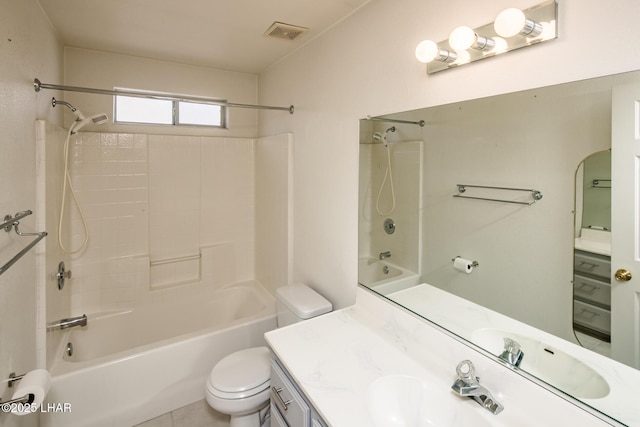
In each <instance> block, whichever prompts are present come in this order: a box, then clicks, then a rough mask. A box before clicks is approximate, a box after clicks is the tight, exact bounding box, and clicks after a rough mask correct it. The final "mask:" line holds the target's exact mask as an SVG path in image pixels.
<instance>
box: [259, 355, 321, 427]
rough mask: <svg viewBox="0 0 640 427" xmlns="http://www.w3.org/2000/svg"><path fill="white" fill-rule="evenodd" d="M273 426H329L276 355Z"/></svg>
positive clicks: (272, 383) (272, 390)
mask: <svg viewBox="0 0 640 427" xmlns="http://www.w3.org/2000/svg"><path fill="white" fill-rule="evenodd" d="M271 427H327V424H326V423H325V422H324V421H323V420H322V417H320V415H319V414H318V413H317V411H316V410H315V409H314V408H313V406H312V405H311V403H310V402H309V399H307V397H306V396H305V395H304V394H303V393H302V392H301V391H300V389H299V388H298V387H297V385H296V384H295V382H294V381H293V379H292V378H291V375H289V374H288V373H287V371H286V369H285V368H284V367H283V366H282V364H281V363H279V362H278V360H277V359H276V358H275V357H274V358H273V359H272V360H271Z"/></svg>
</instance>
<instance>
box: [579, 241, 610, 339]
mask: <svg viewBox="0 0 640 427" xmlns="http://www.w3.org/2000/svg"><path fill="white" fill-rule="evenodd" d="M573 272H574V275H573V324H574V328H575V329H576V330H577V331H580V332H583V333H586V334H589V335H593V336H595V337H597V338H600V339H603V340H605V341H609V340H610V339H611V257H609V256H606V255H600V254H595V253H591V252H586V251H580V250H576V251H575V252H574V266H573Z"/></svg>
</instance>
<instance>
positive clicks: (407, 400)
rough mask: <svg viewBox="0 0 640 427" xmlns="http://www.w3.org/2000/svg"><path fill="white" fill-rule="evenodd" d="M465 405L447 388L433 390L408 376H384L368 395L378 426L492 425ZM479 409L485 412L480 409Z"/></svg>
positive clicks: (370, 411) (447, 426) (424, 383)
mask: <svg viewBox="0 0 640 427" xmlns="http://www.w3.org/2000/svg"><path fill="white" fill-rule="evenodd" d="M463 403H466V402H464V401H461V400H460V398H458V397H457V396H455V395H453V394H452V393H451V390H449V388H448V387H434V386H432V385H430V384H429V383H427V382H426V381H424V380H422V379H421V378H418V377H413V376H409V375H389V376H385V377H381V378H379V379H377V380H376V381H374V382H373V383H372V384H371V385H370V386H369V390H368V392H367V404H368V408H369V414H370V415H371V418H372V419H373V422H374V425H375V427H455V426H460V427H463V426H474V427H489V426H490V424H489V423H487V422H486V421H485V420H484V419H483V418H482V416H481V415H480V414H479V413H477V412H476V411H473V410H470V408H469V407H466V406H464V405H463ZM477 410H478V411H484V409H482V408H481V407H480V406H478V408H477Z"/></svg>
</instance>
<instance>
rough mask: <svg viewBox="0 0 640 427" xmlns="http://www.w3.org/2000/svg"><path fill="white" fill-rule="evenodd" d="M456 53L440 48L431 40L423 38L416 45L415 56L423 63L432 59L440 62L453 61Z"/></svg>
mask: <svg viewBox="0 0 640 427" xmlns="http://www.w3.org/2000/svg"><path fill="white" fill-rule="evenodd" d="M457 57H458V55H457V54H456V53H455V52H451V51H449V50H446V49H440V46H438V44H437V43H436V42H434V41H433V40H423V41H421V42H420V43H418V46H416V58H417V59H418V61H420V62H424V63H425V64H426V63H428V62H432V61H434V60H437V61H440V62H453V61H455V60H456V58H457Z"/></svg>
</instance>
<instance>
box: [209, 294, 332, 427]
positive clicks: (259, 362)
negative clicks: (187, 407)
mask: <svg viewBox="0 0 640 427" xmlns="http://www.w3.org/2000/svg"><path fill="white" fill-rule="evenodd" d="M276 306H277V309H278V327H282V326H287V325H290V324H293V323H297V322H300V321H303V320H306V319H310V318H312V317H316V316H319V315H321V314H324V313H328V312H330V311H331V309H332V306H331V303H330V302H329V301H327V300H326V299H325V298H323V297H322V296H321V295H320V294H318V293H316V292H315V291H314V290H313V289H311V288H309V287H308V286H306V285H302V284H297V285H291V286H285V287H282V288H279V289H278V290H276ZM270 377H271V353H270V351H269V349H268V348H267V347H252V348H248V349H244V350H240V351H236V352H235V353H231V354H230V355H228V356H226V357H224V358H223V359H222V360H221V361H219V362H218V363H217V364H216V365H215V366H214V367H213V369H212V370H211V373H210V374H209V377H208V378H207V384H206V387H205V388H206V390H205V395H206V399H207V403H208V404H209V405H210V406H211V407H212V408H213V409H215V410H217V411H218V412H221V413H223V414H228V415H230V416H231V421H230V427H266V426H261V422H262V420H261V419H260V418H261V417H260V414H261V411H262V409H263V408H265V407H266V406H267V405H268V404H269V393H270V387H269V386H270Z"/></svg>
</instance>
